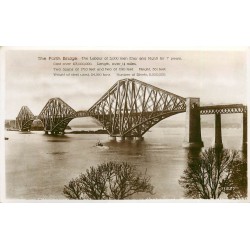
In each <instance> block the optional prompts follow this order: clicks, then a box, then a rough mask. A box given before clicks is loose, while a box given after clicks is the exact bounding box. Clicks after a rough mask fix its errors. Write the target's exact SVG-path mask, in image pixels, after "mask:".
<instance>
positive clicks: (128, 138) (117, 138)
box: [109, 136, 144, 142]
mask: <svg viewBox="0 0 250 250" xmlns="http://www.w3.org/2000/svg"><path fill="white" fill-rule="evenodd" d="M109 138H110V140H112V141H118V142H121V141H133V140H135V141H143V139H144V138H143V136H134V137H133V136H110V137H109Z"/></svg>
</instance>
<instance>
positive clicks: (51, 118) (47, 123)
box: [38, 98, 77, 134]
mask: <svg viewBox="0 0 250 250" xmlns="http://www.w3.org/2000/svg"><path fill="white" fill-rule="evenodd" d="M76 116H77V112H76V111H75V110H74V109H73V108H71V107H70V106H69V105H68V104H67V103H65V102H64V101H63V100H62V99H60V98H52V99H50V100H49V101H48V102H47V104H46V105H45V106H44V108H43V109H42V111H41V113H40V114H39V115H38V119H40V120H41V121H42V123H43V125H44V131H45V132H51V134H60V133H64V130H65V129H66V127H67V125H68V123H69V122H70V121H71V120H72V119H74V118H75V117H76Z"/></svg>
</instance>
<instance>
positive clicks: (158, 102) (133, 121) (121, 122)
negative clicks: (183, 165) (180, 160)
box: [16, 79, 247, 149]
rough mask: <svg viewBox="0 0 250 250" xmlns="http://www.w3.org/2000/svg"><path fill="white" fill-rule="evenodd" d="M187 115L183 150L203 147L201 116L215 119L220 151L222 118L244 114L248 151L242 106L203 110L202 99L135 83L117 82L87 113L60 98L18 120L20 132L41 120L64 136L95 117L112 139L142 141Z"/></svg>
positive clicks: (27, 111)
mask: <svg viewBox="0 0 250 250" xmlns="http://www.w3.org/2000/svg"><path fill="white" fill-rule="evenodd" d="M183 112H186V124H185V128H186V132H185V138H184V143H183V146H184V147H203V142H202V139H201V124H200V115H211V114H213V115H215V147H218V148H221V147H223V144H222V136H221V114H234V113H242V114H243V144H242V145H243V146H242V147H243V148H244V149H246V147H247V107H246V106H244V105H242V104H229V105H214V106H200V99H199V98H191V97H190V98H184V97H181V96H179V95H176V94H173V93H171V92H168V91H166V90H163V89H160V88H157V87H155V86H153V85H150V84H147V83H144V82H142V81H139V80H136V79H122V80H119V81H117V82H116V83H115V84H114V85H113V86H112V87H111V88H110V89H109V90H108V91H107V92H106V93H105V94H104V95H103V96H102V97H101V98H100V99H99V100H98V101H97V102H96V103H95V104H93V105H92V106H91V107H90V108H89V109H88V110H83V111H75V110H74V109H73V108H72V107H70V106H69V105H68V104H67V103H65V102H64V101H63V100H62V99H61V98H59V97H57V98H52V99H50V100H48V102H47V103H46V105H45V106H44V108H43V109H42V111H41V112H40V114H39V115H38V116H35V115H34V114H33V113H32V112H31V111H30V109H29V108H28V107H27V106H23V107H22V108H21V110H20V112H19V114H18V116H17V118H16V124H17V127H18V129H19V130H21V131H27V130H30V128H31V125H32V122H33V121H34V120H35V119H40V120H41V122H42V123H43V126H44V131H45V133H47V134H48V133H50V134H63V133H64V130H65V129H66V127H67V125H68V123H69V122H70V121H71V120H72V119H75V118H77V117H93V118H95V119H97V120H98V121H99V122H100V123H101V124H102V126H103V127H104V128H105V129H106V130H107V132H108V133H109V135H110V136H112V137H114V138H116V137H119V138H121V139H124V138H125V137H129V138H131V137H133V138H134V137H135V138H139V139H140V138H142V136H143V135H144V134H145V133H146V132H147V131H148V130H149V129H150V128H151V127H153V126H154V125H155V124H157V123H158V122H160V121H161V120H163V119H166V118H168V117H170V116H172V115H176V114H179V113H183Z"/></svg>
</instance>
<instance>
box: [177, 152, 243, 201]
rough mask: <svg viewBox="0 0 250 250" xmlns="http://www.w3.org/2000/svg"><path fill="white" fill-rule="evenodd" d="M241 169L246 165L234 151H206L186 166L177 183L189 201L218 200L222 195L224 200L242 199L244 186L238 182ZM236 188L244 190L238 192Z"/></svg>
mask: <svg viewBox="0 0 250 250" xmlns="http://www.w3.org/2000/svg"><path fill="white" fill-rule="evenodd" d="M244 164H245V165H244ZM244 166H245V168H246V167H247V166H246V162H245V163H244V162H243V161H242V160H241V159H240V157H239V153H238V152H237V151H233V150H231V151H230V150H226V149H222V150H216V149H213V148H209V149H207V150H205V151H204V152H202V153H201V155H200V157H198V158H194V159H191V160H190V161H189V162H188V167H187V169H186V170H184V175H183V176H181V178H180V180H179V183H180V185H181V186H182V187H183V188H184V189H185V196H186V197H189V198H197V199H198V198H201V199H218V198H219V197H220V196H221V194H222V193H225V194H227V196H228V198H239V197H241V198H245V197H246V196H245V195H246V193H247V192H246V189H247V186H246V185H245V184H246V183H245V184H244V183H241V181H240V179H244V177H243V176H244V173H243V174H242V176H241V177H240V176H239V172H242V169H243V168H244ZM243 172H244V170H243ZM245 176H246V171H245ZM239 184H241V185H242V184H243V185H245V186H244V187H241V188H239ZM244 192H245V193H244Z"/></svg>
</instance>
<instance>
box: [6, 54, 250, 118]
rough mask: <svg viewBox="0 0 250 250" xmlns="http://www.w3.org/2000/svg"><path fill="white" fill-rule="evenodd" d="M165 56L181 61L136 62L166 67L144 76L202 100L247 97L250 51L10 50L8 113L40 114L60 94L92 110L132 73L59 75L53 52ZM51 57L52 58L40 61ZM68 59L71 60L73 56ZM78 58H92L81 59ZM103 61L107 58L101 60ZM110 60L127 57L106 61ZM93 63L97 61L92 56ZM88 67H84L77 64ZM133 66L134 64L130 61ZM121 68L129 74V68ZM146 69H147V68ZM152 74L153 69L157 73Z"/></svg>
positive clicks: (228, 100) (141, 65) (8, 115)
mask: <svg viewBox="0 0 250 250" xmlns="http://www.w3.org/2000/svg"><path fill="white" fill-rule="evenodd" d="M160 56H161V57H164V58H167V57H168V58H171V57H175V58H181V60H170V59H168V60H166V59H165V60H162V61H159V60H156V61H155V60H146V61H138V60H137V61H133V60H128V61H126V62H135V63H136V64H137V65H136V66H134V73H138V72H141V71H139V68H148V67H151V68H152V67H154V68H159V67H161V68H166V71H165V74H166V75H165V76H138V77H133V78H136V79H138V80H141V81H144V82H146V83H150V84H152V85H154V86H156V87H159V88H162V89H165V90H167V91H170V92H172V93H175V94H177V95H180V96H182V97H200V102H201V105H207V104H230V103H243V104H246V102H247V83H246V81H247V79H246V51H244V50H237V51H211V50H209V51H76V50H71V51H70V50H68V51H65V50H64V51H60V50H46V51H45V50H8V51H6V52H5V88H6V93H5V111H6V112H5V114H6V115H5V116H6V119H15V118H16V116H17V115H18V112H19V110H20V109H21V107H22V106H24V105H25V106H28V107H29V108H30V110H31V111H32V112H33V114H35V115H38V114H39V113H40V111H41V110H42V108H43V107H44V106H45V104H46V103H47V101H48V100H49V99H50V98H53V97H60V98H61V99H63V100H64V101H65V102H66V103H68V104H69V105H70V106H71V107H72V108H74V109H75V110H76V111H79V110H88V109H89V108H90V107H91V106H92V105H93V104H94V103H95V102H96V101H97V100H98V99H99V98H100V97H101V96H102V95H103V94H104V93H105V92H106V91H107V90H108V89H109V88H110V87H111V86H112V85H113V84H115V83H116V82H117V81H118V80H120V79H123V78H127V77H121V76H117V75H116V73H115V72H113V73H111V75H110V76H102V77H98V76H95V77H88V76H54V75H53V73H55V71H54V70H53V68H54V67H60V66H55V65H53V63H54V62H64V61H62V60H61V61H56V60H48V58H49V57H61V58H62V57H77V58H81V57H88V58H90V57H103V58H104V57H128V58H129V57H137V58H139V57H158V58H159V57H160ZM38 57H46V58H47V60H38ZM65 62H71V61H70V60H68V61H65ZM77 62H90V61H89V60H88V61H80V60H77ZM99 62H104V61H103V60H102V61H99ZM105 62H109V63H110V64H111V63H112V62H121V61H119V60H118V61H114V60H112V61H111V60H106V61H105ZM91 63H92V66H90V67H94V66H95V67H97V68H100V67H104V66H97V65H96V61H91ZM74 67H84V66H74ZM113 67H114V66H113ZM127 67H129V66H127ZM119 73H129V72H128V71H124V72H119ZM143 73H144V72H143ZM151 73H152V72H151Z"/></svg>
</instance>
